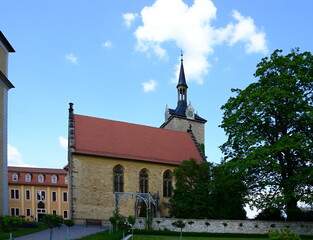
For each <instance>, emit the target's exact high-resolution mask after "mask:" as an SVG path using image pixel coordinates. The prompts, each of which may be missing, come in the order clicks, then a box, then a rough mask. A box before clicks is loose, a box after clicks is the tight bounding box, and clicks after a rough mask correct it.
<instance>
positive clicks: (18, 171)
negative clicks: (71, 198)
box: [8, 166, 69, 221]
mask: <svg viewBox="0 0 313 240" xmlns="http://www.w3.org/2000/svg"><path fill="white" fill-rule="evenodd" d="M8 171H9V172H8V173H9V174H8V182H9V187H8V195H9V215H12V216H23V217H25V219H26V220H28V221H39V220H40V219H41V218H42V217H43V216H44V215H45V214H57V215H62V216H63V217H64V218H69V204H68V185H67V172H66V171H65V170H63V169H50V168H26V167H10V166H9V167H8Z"/></svg>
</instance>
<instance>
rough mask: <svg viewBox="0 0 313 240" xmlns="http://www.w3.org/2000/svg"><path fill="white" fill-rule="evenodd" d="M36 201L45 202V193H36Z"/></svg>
mask: <svg viewBox="0 0 313 240" xmlns="http://www.w3.org/2000/svg"><path fill="white" fill-rule="evenodd" d="M37 200H38V201H43V200H46V192H45V191H37Z"/></svg>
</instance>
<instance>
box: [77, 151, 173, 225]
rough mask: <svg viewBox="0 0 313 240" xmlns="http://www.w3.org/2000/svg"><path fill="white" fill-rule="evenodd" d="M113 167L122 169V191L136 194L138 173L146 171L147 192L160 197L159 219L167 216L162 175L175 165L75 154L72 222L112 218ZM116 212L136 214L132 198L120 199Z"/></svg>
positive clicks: (113, 203)
mask: <svg viewBox="0 0 313 240" xmlns="http://www.w3.org/2000/svg"><path fill="white" fill-rule="evenodd" d="M116 165H120V166H122V168H123V171H124V192H132V193H136V192H139V172H140V171H141V170H142V169H146V170H147V172H148V175H149V183H148V191H149V192H150V194H152V195H153V194H158V195H159V197H160V199H159V206H160V207H161V208H162V213H161V216H166V215H167V207H166V206H167V202H168V198H163V173H164V172H165V171H166V170H171V171H173V170H174V169H175V166H172V165H167V164H158V163H149V162H143V161H131V160H122V159H109V158H102V157H93V156H83V155H74V156H73V199H72V201H73V210H74V215H73V216H74V219H75V220H79V219H82V220H83V219H86V218H88V219H101V220H108V219H109V218H110V217H111V216H112V215H113V212H114V210H115V201H114V193H113V168H114V167H115V166H116ZM173 184H174V183H173ZM119 210H120V213H121V214H122V215H124V216H129V215H135V199H122V200H121V202H120V205H119Z"/></svg>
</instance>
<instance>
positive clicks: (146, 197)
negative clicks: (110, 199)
mask: <svg viewBox="0 0 313 240" xmlns="http://www.w3.org/2000/svg"><path fill="white" fill-rule="evenodd" d="M114 198H115V212H116V213H118V212H119V203H120V200H122V199H139V200H143V201H144V202H145V204H146V207H147V220H148V218H149V212H150V210H151V205H154V207H155V208H157V204H156V202H155V200H154V199H153V197H152V196H151V194H150V193H129V192H115V193H114Z"/></svg>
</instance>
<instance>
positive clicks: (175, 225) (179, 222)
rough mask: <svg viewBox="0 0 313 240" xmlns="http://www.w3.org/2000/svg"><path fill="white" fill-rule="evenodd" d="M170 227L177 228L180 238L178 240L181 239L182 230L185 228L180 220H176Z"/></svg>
mask: <svg viewBox="0 0 313 240" xmlns="http://www.w3.org/2000/svg"><path fill="white" fill-rule="evenodd" d="M172 225H173V226H174V227H177V228H179V229H180V236H179V239H180V240H181V239H182V235H183V228H184V227H185V226H186V223H184V222H183V221H182V220H177V221H175V222H173V223H172Z"/></svg>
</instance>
